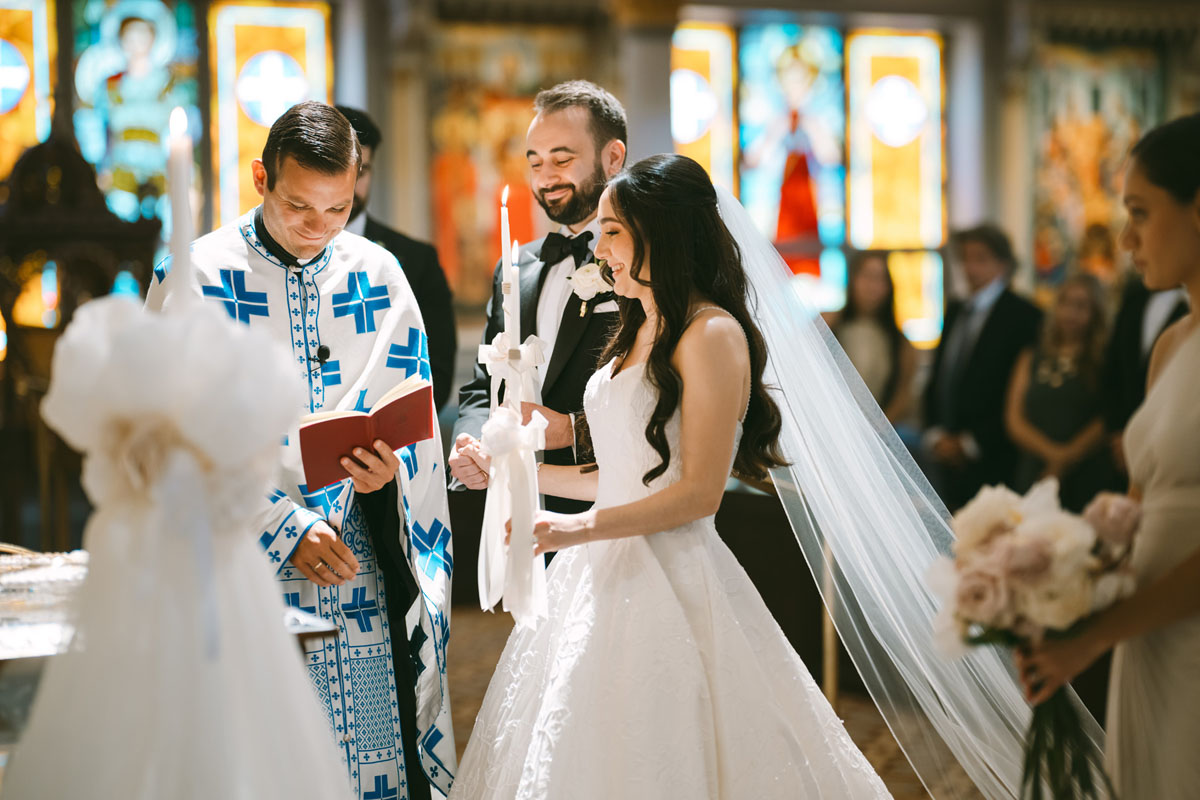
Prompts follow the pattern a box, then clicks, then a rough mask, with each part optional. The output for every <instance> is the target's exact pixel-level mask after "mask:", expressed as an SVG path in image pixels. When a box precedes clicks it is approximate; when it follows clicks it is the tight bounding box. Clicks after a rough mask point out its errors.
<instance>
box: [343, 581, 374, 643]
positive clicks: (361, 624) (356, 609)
mask: <svg viewBox="0 0 1200 800" xmlns="http://www.w3.org/2000/svg"><path fill="white" fill-rule="evenodd" d="M342 613H343V614H345V615H346V616H347V617H350V618H351V619H353V620H354V621H355V622H357V623H358V632H359V633H368V632H370V631H371V617H378V616H379V605H378V604H377V603H376V602H375V600H373V599H372V600H367V589H366V587H365V586H355V587H354V595H353V596H352V597H351V598H350V602H349V603H342Z"/></svg>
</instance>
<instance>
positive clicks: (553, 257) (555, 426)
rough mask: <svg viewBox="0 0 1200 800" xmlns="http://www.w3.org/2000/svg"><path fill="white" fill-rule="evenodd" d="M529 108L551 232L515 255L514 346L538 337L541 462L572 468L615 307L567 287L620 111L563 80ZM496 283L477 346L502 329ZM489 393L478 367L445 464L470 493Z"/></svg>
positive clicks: (480, 466)
mask: <svg viewBox="0 0 1200 800" xmlns="http://www.w3.org/2000/svg"><path fill="white" fill-rule="evenodd" d="M533 107H534V110H535V111H536V112H537V116H535V117H534V119H533V122H532V123H530V125H529V131H528V133H527V134H526V137H525V140H526V144H527V150H526V153H525V156H526V158H527V159H528V161H529V170H530V176H531V180H530V186H531V187H532V189H533V195H534V197H535V198H536V199H537V201H538V203H539V204H540V205H541V207H542V208H543V209H544V210H545V212H546V216H548V217H550V219H551V220H553V221H554V222H557V223H558V224H559V229H558V231H557V232H555V233H551V234H550V235H549V236H547V237H546V238H545V239H542V240H539V241H535V242H530V243H528V244H523V245H521V246H520V248H519V258H518V260H517V266H518V268H519V269H520V277H521V304H520V305H521V314H520V315H521V341H524V340H525V338H526V337H528V336H530V335H532V334H537V336H538V337H539V338H541V339H543V340H544V341H545V342H546V344H547V348H546V352H545V356H546V362H545V363H544V364H543V365H542V366H541V367H540V368H539V369H538V378H539V381H540V383H541V387H542V402H543V403H544V404H545V406H542V407H539V408H538V410H539V411H540V412H541V413H542V414H543V415H544V416H545V417H546V419H547V421H548V422H549V425H548V427H547V428H546V452H545V461H546V463H547V464H575V463H578V461H577V458H578V455H579V454H578V453H577V449H576V445H577V442H576V435H575V434H576V427H577V422H580V420H578V419H577V417H578V415H579V413H580V412H581V411H582V409H583V390H584V387H585V386H586V385H587V381H588V378H590V377H591V376H592V373H593V372H595V370H596V361H597V359H598V358H599V356H600V352H601V351H602V350H603V349H604V345H605V344H606V343H607V341H608V336H609V334H610V333H611V331H612V329H613V326H614V325H615V323H616V321H617V313H616V312H617V303H616V299H615V296H614V295H613V294H612V292H604V293H602V294H597V295H596V296H594V297H591V298H590V299H587V300H584V299H583V298H582V297H581V296H579V295H577V294H575V293H574V291H573V290H572V287H571V283H570V282H569V281H568V280H567V278H568V277H570V276H571V274H572V273H573V272H574V271H575V270H576V269H578V268H579V267H581V266H583V265H584V264H588V263H590V262H591V261H592V253H593V251H594V249H595V247H596V244H597V240H598V239H599V236H600V224H599V221H598V220H597V219H596V207H597V204H598V203H599V201H600V195H601V193H603V191H604V187H605V186H606V185H607V184H608V181H609V179H610V178H612V177H613V176H614V175H616V174H617V173H618V172H619V171H620V170H621V168H622V167H623V166H624V165H625V139H626V134H625V127H626V125H625V109H624V108H622V106H621V104H620V102H619V101H618V100H617V99H616V98H615V97H613V96H612V95H611V94H610V93H609V92H607V91H605V90H604V89H602V88H600V87H599V86H596V85H595V84H593V83H589V82H587V81H568V82H567V83H561V84H559V85H558V86H555V87H554V88H552V89H547V90H545V91H543V92H540V93H538V96H537V98H535V100H534V104H533ZM500 284H501V269H500V265H499V264H497V265H496V271H495V275H494V277H493V279H492V299H491V300H490V301H489V302H488V322H487V328H486V330H485V331H484V334H483V341H484V343H485V344H490V343H491V341H492V339H493V338H494V337H495V336H496V334H497V333H499V332H500V331H501V330H502V329H503V327H504V314H503V309H502V307H501V302H502V295H501V286H500ZM490 387H491V379H490V378H489V377H488V374H487V372H486V371H485V370H484V369H483V367H482V366H479V365H476V367H475V377H474V379H473V380H472V381H471V382H470V383H468V384H466V385H465V386H463V388H462V389H461V390H460V391H459V396H458V397H459V400H458V405H459V418H458V422H457V423H456V424H455V426H454V434H455V441H454V449H453V450H452V451H451V453H450V460H449V461H448V465H449V467H450V471H451V474H452V475H453V476H454V477H455V478H456V479H457V480H458V482H459V483H461V484H462V485H464V486H466V487H467V488H468V489H481V488H483V487H484V486H486V485H487V459H486V458H485V457H484V456H483V454H482V453H481V452H480V449H479V437H480V435H481V431H482V429H483V423H485V422H486V421H487V419H488V413H489V411H490V403H491V397H490ZM580 427H581V426H580ZM583 463H586V462H583ZM589 505H590V504H589V503H580V502H578V501H573V500H564V499H561V498H548V499H547V502H546V507H547V508H549V509H550V510H552V511H560V512H563V513H571V512H575V511H582V510H584V509H585V508H587V507H588V506H589Z"/></svg>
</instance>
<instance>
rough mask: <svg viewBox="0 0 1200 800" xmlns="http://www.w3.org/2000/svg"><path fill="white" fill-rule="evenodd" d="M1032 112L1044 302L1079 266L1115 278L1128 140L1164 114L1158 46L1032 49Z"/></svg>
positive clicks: (1103, 278) (1037, 276)
mask: <svg viewBox="0 0 1200 800" xmlns="http://www.w3.org/2000/svg"><path fill="white" fill-rule="evenodd" d="M1037 59H1038V69H1036V70H1034V72H1033V74H1034V76H1035V80H1034V82H1033V85H1032V87H1031V92H1030V98H1031V112H1032V114H1031V116H1032V118H1033V151H1034V166H1033V173H1034V174H1033V187H1034V189H1033V190H1034V210H1033V266H1034V298H1035V299H1036V300H1037V301H1038V302H1039V303H1041V304H1042V305H1044V306H1048V305H1049V304H1050V303H1051V302H1052V301H1053V297H1054V292H1055V289H1056V287H1057V286H1058V285H1059V284H1060V283H1061V282H1062V280H1063V279H1064V278H1065V277H1066V275H1067V272H1068V271H1069V270H1070V269H1072V268H1073V267H1075V266H1078V267H1079V268H1080V269H1082V270H1083V271H1084V272H1087V273H1090V274H1092V275H1095V276H1096V278H1098V279H1099V280H1100V282H1101V283H1102V284H1103V285H1105V286H1106V287H1109V288H1117V284H1118V283H1119V282H1118V280H1117V279H1118V277H1120V272H1121V271H1120V269H1119V268H1118V259H1117V245H1116V238H1117V235H1118V233H1119V231H1120V225H1121V224H1122V221H1123V220H1124V217H1125V215H1124V211H1123V209H1122V208H1121V176H1122V172H1123V169H1124V165H1125V158H1126V156H1127V154H1128V153H1129V148H1130V147H1132V146H1133V144H1134V143H1135V142H1136V141H1137V140H1138V137H1139V136H1141V134H1142V133H1144V132H1145V131H1146V130H1148V129H1149V128H1151V127H1153V126H1155V125H1157V124H1159V123H1160V122H1162V121H1163V116H1164V114H1165V106H1166V99H1165V96H1164V94H1165V86H1166V81H1165V79H1164V67H1163V56H1162V54H1161V53H1160V52H1159V51H1158V50H1156V49H1154V48H1151V47H1108V48H1102V49H1097V48H1084V47H1079V46H1076V45H1067V44H1046V45H1043V46H1041V47H1040V48H1039V49H1038V51H1037Z"/></svg>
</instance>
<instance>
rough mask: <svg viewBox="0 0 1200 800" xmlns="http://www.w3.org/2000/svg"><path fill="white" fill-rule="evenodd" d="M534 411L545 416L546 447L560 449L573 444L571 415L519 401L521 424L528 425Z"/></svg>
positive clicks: (573, 434)
mask: <svg viewBox="0 0 1200 800" xmlns="http://www.w3.org/2000/svg"><path fill="white" fill-rule="evenodd" d="M534 411H536V412H538V413H539V414H541V415H542V416H543V417H545V418H546V449H547V450H561V449H563V448H564V447H574V446H575V431H574V429H573V428H572V427H571V416H570V415H569V414H560V413H558V412H557V411H553V410H551V409H549V408H546V407H545V406H539V405H538V404H537V403H521V424H523V425H528V424H529V420H530V419H532V418H533V412H534Z"/></svg>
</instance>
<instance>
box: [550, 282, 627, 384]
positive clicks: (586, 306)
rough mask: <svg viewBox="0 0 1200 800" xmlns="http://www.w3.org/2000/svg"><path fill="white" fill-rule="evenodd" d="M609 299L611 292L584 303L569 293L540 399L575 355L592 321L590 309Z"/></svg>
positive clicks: (611, 295) (572, 293)
mask: <svg viewBox="0 0 1200 800" xmlns="http://www.w3.org/2000/svg"><path fill="white" fill-rule="evenodd" d="M611 299H613V294H612V292H605V293H604V294H598V295H596V296H595V297H593V298H592V299H591V300H588V301H587V302H584V301H583V300H581V299H579V295H577V294H575V293H574V292H571V299H570V300H568V301H567V308H566V310H565V311H563V315H562V321H561V322H560V323H559V325H558V336H556V337H555V338H554V352H553V353H552V354H551V355H550V363H549V364H547V365H546V377H545V379H543V381H542V397H545V396H546V393H547V392H549V391H550V387H552V386H553V385H554V382H555V381H556V380H558V376H559V375H561V374H562V371H563V368H564V367H565V366H566V365H567V362H568V361H570V360H571V358H572V356H574V355H575V349H576V348H577V347H579V340H580V339H582V338H583V332H584V331H586V330H587V326H588V323H589V322H591V320H592V309H593V308H595V307H596V306H597V305H599V304H600V303H603V302H604V301H605V300H611Z"/></svg>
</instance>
